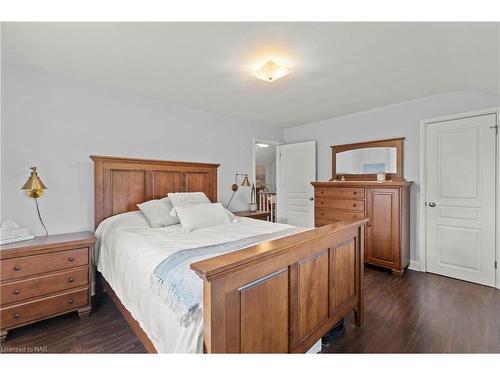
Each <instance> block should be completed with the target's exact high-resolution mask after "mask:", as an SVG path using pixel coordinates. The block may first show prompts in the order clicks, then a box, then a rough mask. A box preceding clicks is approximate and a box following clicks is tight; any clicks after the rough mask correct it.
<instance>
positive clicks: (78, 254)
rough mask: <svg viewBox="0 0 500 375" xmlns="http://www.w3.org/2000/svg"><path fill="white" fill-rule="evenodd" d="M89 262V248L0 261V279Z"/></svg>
mask: <svg viewBox="0 0 500 375" xmlns="http://www.w3.org/2000/svg"><path fill="white" fill-rule="evenodd" d="M87 264H89V249H88V248H86V247H85V248H81V249H74V250H65V251H59V252H56V253H50V254H43V255H33V256H28V257H21V258H15V259H8V260H2V261H1V262H0V281H5V280H11V279H18V278H21V277H27V276H32V275H38V274H41V273H47V272H51V271H57V270H63V269H66V268H70V267H78V266H84V265H87Z"/></svg>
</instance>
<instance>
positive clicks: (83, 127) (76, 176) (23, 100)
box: [1, 64, 282, 235]
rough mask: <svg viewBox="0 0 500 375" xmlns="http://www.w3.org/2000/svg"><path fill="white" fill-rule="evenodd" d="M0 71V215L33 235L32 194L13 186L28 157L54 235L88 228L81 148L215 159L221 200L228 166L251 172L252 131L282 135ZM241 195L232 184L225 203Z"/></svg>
mask: <svg viewBox="0 0 500 375" xmlns="http://www.w3.org/2000/svg"><path fill="white" fill-rule="evenodd" d="M1 78H2V85H1V88H2V108H1V109H2V117H1V120H2V123H1V219H2V220H3V219H6V218H11V219H13V220H15V221H16V222H18V223H19V224H20V225H22V226H28V227H29V228H30V229H32V230H33V232H34V233H35V234H37V235H40V234H43V230H42V228H41V226H40V225H39V223H38V219H37V218H36V212H35V206H34V201H33V200H32V199H29V198H27V197H26V196H25V193H24V192H23V191H22V190H21V189H20V187H21V186H22V185H23V183H24V182H25V180H26V179H27V177H28V175H29V167H31V166H32V165H36V166H38V167H39V175H40V177H41V178H42V180H43V182H44V183H45V185H47V187H48V190H46V192H45V195H44V196H43V197H42V198H41V199H40V200H39V202H40V206H41V211H42V214H43V217H44V219H45V223H46V225H47V228H48V230H49V232H50V233H52V234H55V233H63V232H72V231H81V230H90V229H93V226H94V223H93V220H94V219H93V218H94V213H93V212H94V206H93V205H94V176H93V163H92V162H91V160H90V159H89V155H91V154H98V155H117V156H129V157H141V158H157V159H166V160H183V161H200V162H215V163H220V164H221V166H220V168H219V192H218V195H219V200H220V201H222V202H223V203H224V204H225V203H227V201H228V199H229V196H230V193H231V190H230V186H231V184H232V182H233V178H234V177H233V176H234V175H233V174H234V173H235V172H241V173H249V174H251V171H252V146H253V138H254V137H261V138H266V139H275V140H277V141H280V140H281V138H282V131H280V130H277V129H275V130H272V129H263V128H258V127H256V126H255V124H249V123H247V122H243V121H239V120H236V119H232V118H228V117H224V116H219V115H215V114H212V113H208V112H203V111H197V110H193V109H188V108H183V107H180V106H175V105H170V104H167V103H165V102H164V101H161V100H157V99H154V98H149V97H145V96H141V95H135V94H133V93H128V92H124V91H119V90H114V89H109V88H104V87H100V86H98V85H93V84H89V83H85V82H80V81H75V80H69V79H66V78H63V77H59V76H54V75H51V74H49V73H46V72H44V71H41V70H37V69H32V68H28V67H23V66H20V65H9V64H2V77H1ZM243 190H244V191H243ZM249 199H250V191H249V190H248V189H242V190H240V191H238V193H237V195H236V197H235V200H234V201H233V203H231V209H232V210H236V209H247V208H248V205H247V204H248V202H249Z"/></svg>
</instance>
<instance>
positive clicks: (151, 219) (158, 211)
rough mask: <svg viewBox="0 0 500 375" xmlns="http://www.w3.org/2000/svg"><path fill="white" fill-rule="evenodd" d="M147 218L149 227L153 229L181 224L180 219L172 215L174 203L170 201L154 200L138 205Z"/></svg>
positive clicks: (165, 199) (166, 199) (164, 199)
mask: <svg viewBox="0 0 500 375" xmlns="http://www.w3.org/2000/svg"><path fill="white" fill-rule="evenodd" d="M137 207H139V209H140V210H141V212H142V213H143V214H144V216H146V219H147V220H148V223H149V226H150V227H152V228H159V227H166V226H168V225H173V224H179V218H178V217H177V215H176V216H172V215H170V212H171V211H172V207H173V206H172V202H170V199H168V198H163V199H153V200H150V201H147V202H144V203H140V204H138V205H137Z"/></svg>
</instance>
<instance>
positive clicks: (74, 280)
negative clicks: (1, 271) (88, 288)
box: [0, 267, 89, 305]
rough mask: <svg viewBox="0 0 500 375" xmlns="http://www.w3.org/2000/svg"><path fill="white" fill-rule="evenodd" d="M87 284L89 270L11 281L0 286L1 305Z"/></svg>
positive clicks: (83, 269)
mask: <svg viewBox="0 0 500 375" xmlns="http://www.w3.org/2000/svg"><path fill="white" fill-rule="evenodd" d="M88 283H89V269H88V267H86V268H78V269H71V270H69V271H65V272H60V273H56V274H52V275H47V276H41V277H36V278H32V279H27V280H23V281H13V282H9V283H6V284H3V285H2V286H1V290H0V299H1V304H2V305H5V304H8V303H13V302H18V301H22V300H26V299H29V298H37V297H41V296H44V295H47V294H52V293H56V292H61V291H64V290H68V289H72V288H76V287H81V286H83V285H88Z"/></svg>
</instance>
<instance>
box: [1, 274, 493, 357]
mask: <svg viewBox="0 0 500 375" xmlns="http://www.w3.org/2000/svg"><path fill="white" fill-rule="evenodd" d="M365 273H366V275H365V309H366V310H365V314H366V315H365V326H364V327H363V328H362V329H359V328H356V327H354V326H353V325H352V316H349V317H348V318H346V320H345V328H346V330H345V331H346V332H345V335H344V336H341V337H336V338H333V339H328V340H324V343H323V352H324V353H500V290H497V289H493V288H488V287H484V286H480V285H476V284H471V283H467V282H463V281H459V280H454V279H450V278H446V277H441V276H437V275H432V274H426V273H421V272H414V271H408V272H407V273H406V274H405V275H404V276H403V277H396V276H392V275H391V274H390V273H389V272H385V271H383V270H378V269H373V268H367V269H366V271H365ZM31 350H36V351H39V352H49V353H145V352H146V351H145V349H144V347H143V346H142V344H141V343H140V341H139V340H138V339H137V338H136V337H135V335H134V333H133V332H132V330H131V329H130V328H129V327H128V325H127V323H126V322H125V320H124V319H123V318H122V317H121V315H120V313H119V312H118V310H117V309H116V308H115V307H114V305H113V303H112V302H111V300H110V299H109V298H108V297H107V296H105V297H104V298H102V299H101V300H100V302H99V304H98V305H97V306H96V307H95V310H94V312H93V313H92V315H91V316H90V317H89V318H86V319H83V320H79V319H78V317H77V316H76V314H70V315H66V316H62V317H57V318H53V319H50V320H47V321H44V322H40V323H36V324H33V325H30V326H27V327H23V328H18V329H15V330H13V331H11V332H9V335H8V336H7V340H6V342H5V343H4V345H3V347H2V352H3V353H8V352H10V353H12V352H26V351H31Z"/></svg>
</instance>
